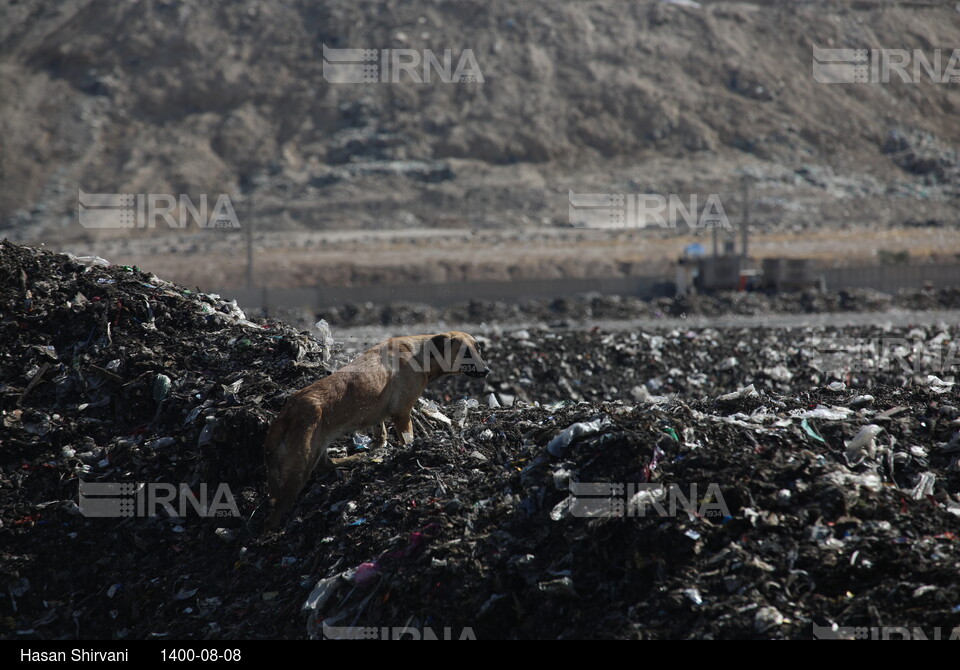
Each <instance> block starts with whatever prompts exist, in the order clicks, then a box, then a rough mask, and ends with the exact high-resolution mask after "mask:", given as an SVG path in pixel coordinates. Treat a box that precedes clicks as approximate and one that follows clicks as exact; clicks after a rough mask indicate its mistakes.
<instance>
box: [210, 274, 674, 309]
mask: <svg viewBox="0 0 960 670" xmlns="http://www.w3.org/2000/svg"><path fill="white" fill-rule="evenodd" d="M217 293H220V294H222V295H223V296H224V297H226V298H235V299H236V300H237V302H238V303H239V304H240V306H241V307H247V308H256V309H259V308H272V307H295V308H307V309H317V308H320V307H338V306H341V305H345V304H347V303H362V302H374V303H389V302H418V303H425V304H428V305H434V306H437V307H443V306H445V305H451V304H454V303H458V302H466V301H468V300H507V301H517V300H524V299H527V298H556V297H562V296H567V295H574V294H577V293H603V294H608V295H612V294H617V295H636V296H643V297H655V296H669V295H673V293H674V284H673V282H668V281H664V280H663V278H662V277H597V278H572V279H571V278H565V279H517V280H514V281H471V282H453V283H446V284H437V283H415V284H376V285H370V286H336V287H327V286H318V287H316V288H302V289H285V288H266V287H263V288H258V289H253V290H249V289H223V290H221V291H217Z"/></svg>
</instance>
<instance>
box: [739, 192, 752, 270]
mask: <svg viewBox="0 0 960 670" xmlns="http://www.w3.org/2000/svg"><path fill="white" fill-rule="evenodd" d="M741 180H742V181H741V184H742V185H743V191H742V193H743V221H742V222H741V223H740V235H741V240H742V241H741V252H740V253H741V255H742V257H743V258H744V260H746V258H747V256H748V254H749V249H748V248H747V238H748V237H749V236H750V233H749V230H750V182H749V181H748V177H747V175H743V177H741Z"/></svg>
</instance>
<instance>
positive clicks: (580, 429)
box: [547, 417, 610, 456]
mask: <svg viewBox="0 0 960 670" xmlns="http://www.w3.org/2000/svg"><path fill="white" fill-rule="evenodd" d="M609 425H610V419H609V418H608V417H599V418H596V419H593V420H592V421H582V422H579V423H575V424H573V425H572V426H568V427H567V428H565V429H564V430H563V431H561V432H560V434H559V435H557V436H556V437H555V438H553V439H552V440H550V443H549V444H548V445H547V451H549V452H550V454H552V455H553V456H561V455H562V454H563V450H564V449H566V448H567V447H568V446H570V443H571V442H573V441H574V440H575V439H577V438H580V437H585V436H587V435H593V434H595V433H598V432H600V431H601V430H603V429H604V428H606V427H607V426H609Z"/></svg>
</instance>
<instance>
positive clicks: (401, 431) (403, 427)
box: [393, 412, 413, 444]
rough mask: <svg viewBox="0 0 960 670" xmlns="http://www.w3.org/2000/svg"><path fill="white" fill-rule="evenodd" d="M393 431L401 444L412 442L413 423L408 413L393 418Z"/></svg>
mask: <svg viewBox="0 0 960 670" xmlns="http://www.w3.org/2000/svg"><path fill="white" fill-rule="evenodd" d="M393 429H394V430H395V431H397V437H399V438H400V441H401V442H402V443H403V444H410V443H411V442H413V421H412V420H411V419H410V413H409V412H408V413H406V414H397V415H396V416H394V417H393Z"/></svg>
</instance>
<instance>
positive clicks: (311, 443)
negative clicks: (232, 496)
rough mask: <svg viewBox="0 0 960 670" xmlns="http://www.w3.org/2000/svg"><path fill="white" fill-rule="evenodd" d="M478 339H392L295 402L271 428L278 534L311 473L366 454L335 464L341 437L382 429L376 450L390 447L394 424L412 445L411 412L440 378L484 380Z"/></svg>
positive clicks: (272, 521) (273, 515) (269, 455)
mask: <svg viewBox="0 0 960 670" xmlns="http://www.w3.org/2000/svg"><path fill="white" fill-rule="evenodd" d="M488 372H489V370H488V368H487V366H486V364H485V363H484V362H483V360H481V358H480V350H479V348H478V346H477V341H476V340H475V339H473V337H471V336H470V335H467V334H466V333H461V332H459V331H450V332H448V333H441V334H439V335H411V336H407V337H394V338H391V339H389V340H387V341H385V342H381V343H380V344H378V345H377V346H375V347H373V348H372V349H368V350H367V351H366V352H364V353H363V354H360V356H358V357H357V358H356V359H355V360H354V361H353V362H352V363H350V364H349V365H345V366H344V367H342V368H341V369H340V370H338V371H336V372H334V373H333V374H331V375H329V376H327V377H324V378H323V379H321V380H319V381H317V382H314V383H313V384H311V385H310V386H308V387H307V388H304V389H300V390H299V391H297V392H296V393H294V394H293V395H291V396H290V398H289V399H288V400H287V402H286V404H285V405H284V406H283V409H282V410H280V414H278V415H277V418H276V419H275V420H274V422H273V424H272V425H271V426H270V430H269V432H268V433H267V441H266V445H265V451H266V453H265V459H266V466H267V485H268V487H269V490H270V505H271V508H272V509H271V512H270V516H269V518H268V519H267V521H266V524H265V525H264V529H265V530H268V531H269V530H274V529H275V528H276V527H277V526H278V525H279V523H280V519H282V518H283V516H284V515H285V514H286V513H287V511H288V510H289V509H290V507H291V506H292V505H293V503H294V501H295V500H296V499H297V496H298V495H299V494H300V491H301V489H303V487H304V485H305V484H306V483H307V480H308V479H309V478H310V475H311V473H313V471H314V469H315V468H316V467H317V466H318V465H320V466H321V470H322V471H329V470H332V469H334V468H335V467H337V466H341V465H352V464H354V463H356V462H357V461H359V460H360V459H362V458H364V457H365V455H364V454H357V455H354V456H348V457H346V458H338V459H333V458H330V456H329V455H328V454H327V447H329V446H330V444H331V443H332V442H333V441H334V440H336V439H337V438H338V437H340V436H341V435H344V434H346V433H352V432H355V431H358V430H363V429H364V428H368V427H370V426H375V425H377V424H379V431H378V434H377V439H376V440H375V441H374V443H373V444H372V445H371V449H376V448H379V447H382V446H383V445H384V444H386V441H387V428H386V425H385V424H384V422H385V421H386V420H387V419H392V421H393V427H394V429H395V430H396V432H397V436H398V437H399V438H400V439H401V440H403V442H404V443H409V442H411V441H412V440H413V424H412V422H411V421H410V412H411V410H412V409H413V407H414V405H415V404H416V402H417V399H418V398H420V394H421V393H423V389H424V388H426V386H427V384H429V383H430V382H432V381H433V380H434V379H437V378H438V377H441V376H443V375H449V374H466V375H469V376H471V377H485V376H486V375H487V373H488Z"/></svg>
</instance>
